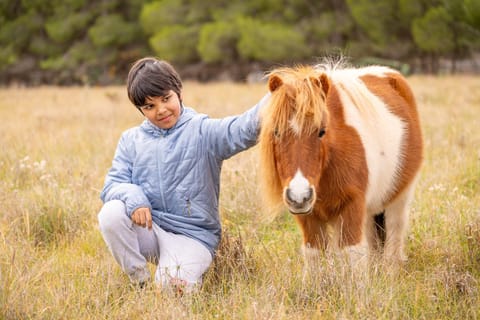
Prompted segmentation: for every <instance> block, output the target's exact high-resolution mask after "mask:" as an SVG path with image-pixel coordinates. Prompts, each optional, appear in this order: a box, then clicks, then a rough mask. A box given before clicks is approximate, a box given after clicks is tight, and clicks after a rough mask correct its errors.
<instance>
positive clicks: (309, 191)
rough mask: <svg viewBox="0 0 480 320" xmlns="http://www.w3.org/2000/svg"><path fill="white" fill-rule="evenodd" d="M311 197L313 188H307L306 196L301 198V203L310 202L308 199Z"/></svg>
mask: <svg viewBox="0 0 480 320" xmlns="http://www.w3.org/2000/svg"><path fill="white" fill-rule="evenodd" d="M312 196H313V188H309V189H308V194H307V195H306V196H305V197H304V198H303V202H307V201H310V199H312Z"/></svg>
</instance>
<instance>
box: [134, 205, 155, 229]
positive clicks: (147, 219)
mask: <svg viewBox="0 0 480 320" xmlns="http://www.w3.org/2000/svg"><path fill="white" fill-rule="evenodd" d="M132 221H133V223H135V224H138V225H139V226H142V227H144V228H145V227H148V229H149V230H151V229H152V213H151V212H150V209H149V208H138V209H137V210H135V211H134V212H133V214H132Z"/></svg>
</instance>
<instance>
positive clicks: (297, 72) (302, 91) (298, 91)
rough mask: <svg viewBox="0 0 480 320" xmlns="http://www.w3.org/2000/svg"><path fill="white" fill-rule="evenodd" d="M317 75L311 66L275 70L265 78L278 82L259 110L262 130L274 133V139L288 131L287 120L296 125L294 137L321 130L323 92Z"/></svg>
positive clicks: (323, 110) (324, 93)
mask: <svg viewBox="0 0 480 320" xmlns="http://www.w3.org/2000/svg"><path fill="white" fill-rule="evenodd" d="M320 74H321V72H318V71H317V70H316V69H315V68H313V67H311V66H298V67H295V68H279V69H275V70H273V71H272V72H270V73H269V74H268V76H269V77H273V76H277V77H279V78H280V79H281V80H282V85H280V86H279V87H278V88H277V89H276V90H275V91H274V92H273V93H272V96H271V98H270V103H269V105H268V106H267V107H266V108H264V109H263V113H262V127H265V128H267V129H270V130H272V131H276V134H277V135H281V134H284V133H286V132H287V131H288V130H291V120H294V121H295V123H296V129H297V130H294V131H295V132H293V133H295V134H300V133H305V134H310V133H312V132H314V131H316V130H318V129H319V128H320V127H321V126H322V124H323V123H322V122H323V121H324V120H325V119H326V113H327V112H328V111H327V108H326V105H325V98H326V92H324V91H323V88H322V84H321V83H320V80H319V76H320Z"/></svg>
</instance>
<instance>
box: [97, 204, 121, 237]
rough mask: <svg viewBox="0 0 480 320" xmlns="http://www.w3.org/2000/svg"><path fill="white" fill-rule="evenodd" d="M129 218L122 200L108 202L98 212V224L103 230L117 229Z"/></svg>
mask: <svg viewBox="0 0 480 320" xmlns="http://www.w3.org/2000/svg"><path fill="white" fill-rule="evenodd" d="M125 219H128V217H127V214H126V207H125V204H124V203H123V202H122V201H120V200H112V201H108V202H106V203H105V204H104V205H103V207H102V209H101V210H100V212H99V213H98V224H99V225H100V229H101V230H102V231H108V230H112V229H116V228H117V226H118V224H121V223H124V220H125Z"/></svg>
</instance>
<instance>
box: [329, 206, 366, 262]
mask: <svg viewBox="0 0 480 320" xmlns="http://www.w3.org/2000/svg"><path fill="white" fill-rule="evenodd" d="M366 211H367V210H366V206H365V201H364V200H363V199H361V198H359V199H355V200H352V201H351V202H350V203H348V204H346V205H345V206H344V208H343V211H342V213H341V214H340V216H339V217H338V219H337V221H336V223H335V233H334V234H335V235H336V238H337V239H336V241H335V242H336V243H338V244H339V247H340V248H342V251H343V252H344V253H345V254H346V255H347V258H348V259H349V262H350V265H351V266H352V267H354V268H356V267H357V266H358V267H360V268H366V266H367V260H368V259H367V258H368V248H369V244H368V240H367V230H366V227H367V224H366V220H367V217H366V215H367V214H366Z"/></svg>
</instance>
